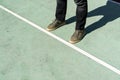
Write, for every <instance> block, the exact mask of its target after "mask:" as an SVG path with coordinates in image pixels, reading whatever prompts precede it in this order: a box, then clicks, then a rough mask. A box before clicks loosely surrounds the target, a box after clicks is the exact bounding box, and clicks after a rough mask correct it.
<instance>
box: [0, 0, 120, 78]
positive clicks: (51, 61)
mask: <svg viewBox="0 0 120 80" xmlns="http://www.w3.org/2000/svg"><path fill="white" fill-rule="evenodd" d="M55 6H56V0H52V1H51V0H44V1H40V0H34V1H31V0H14V1H13V0H0V80H107V79H108V80H120V57H119V56H120V37H119V36H120V31H119V30H120V22H119V21H120V14H119V11H120V5H118V4H115V3H112V2H108V1H107V0H100V1H96V0H91V1H88V7H89V12H88V18H87V23H86V31H87V35H86V36H85V38H84V39H83V40H82V41H81V42H79V43H77V44H75V45H72V44H69V43H67V41H69V39H70V37H71V35H72V34H73V32H74V26H75V8H76V6H75V4H74V2H73V0H69V1H68V11H67V16H66V20H67V22H68V24H67V25H65V26H63V27H61V28H59V29H57V30H56V31H53V32H50V33H49V32H48V33H47V31H44V30H42V29H46V27H47V26H48V24H49V23H51V22H52V20H54V12H55ZM6 8H7V9H8V10H10V11H12V12H13V13H15V14H17V15H18V16H21V17H22V18H24V19H27V20H28V21H24V20H23V19H19V18H18V17H16V16H15V15H13V14H11V13H10V12H7V11H6V10H5V9H6ZM29 21H30V22H31V23H33V24H36V25H37V26H36V25H35V26H34V25H32V24H31V23H30V24H29ZM36 27H40V29H39V28H36ZM41 28H42V29H41ZM51 33H52V34H53V35H55V36H57V37H58V38H59V39H58V40H56V37H53V36H50V35H51ZM60 39H62V41H60ZM64 41H65V42H64ZM82 50H84V51H85V52H84V51H83V52H82ZM87 53H88V54H87ZM89 54H90V56H89ZM91 55H92V57H91ZM101 61H102V62H101ZM107 64H108V65H107Z"/></svg>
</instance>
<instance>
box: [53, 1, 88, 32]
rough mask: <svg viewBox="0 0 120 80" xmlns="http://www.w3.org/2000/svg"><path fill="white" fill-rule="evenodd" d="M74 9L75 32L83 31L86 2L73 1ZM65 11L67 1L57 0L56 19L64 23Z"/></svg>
mask: <svg viewBox="0 0 120 80" xmlns="http://www.w3.org/2000/svg"><path fill="white" fill-rule="evenodd" d="M74 2H75V4H76V5H77V8H76V27H75V30H83V29H84V27H85V23H86V17H87V0H74ZM66 10H67V0H57V7H56V14H55V16H56V19H57V20H60V21H65V16H66Z"/></svg>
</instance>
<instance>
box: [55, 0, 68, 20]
mask: <svg viewBox="0 0 120 80" xmlns="http://www.w3.org/2000/svg"><path fill="white" fill-rule="evenodd" d="M66 9H67V0H57V7H56V13H55V16H56V19H58V20H60V21H65V16H66Z"/></svg>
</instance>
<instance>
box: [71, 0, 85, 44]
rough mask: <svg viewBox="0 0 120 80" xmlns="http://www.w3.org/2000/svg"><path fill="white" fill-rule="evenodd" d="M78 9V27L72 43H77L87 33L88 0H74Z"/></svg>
mask: <svg viewBox="0 0 120 80" xmlns="http://www.w3.org/2000/svg"><path fill="white" fill-rule="evenodd" d="M74 1H75V3H76V5H77V9H76V27H75V32H74V33H73V35H72V37H71V39H70V41H69V42H70V43H77V42H79V41H80V40H82V38H83V37H84V35H85V30H84V28H85V23H86V17H87V0H74Z"/></svg>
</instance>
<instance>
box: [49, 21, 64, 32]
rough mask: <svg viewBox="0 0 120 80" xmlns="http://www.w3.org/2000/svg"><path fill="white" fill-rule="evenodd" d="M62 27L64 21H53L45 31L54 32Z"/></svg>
mask: <svg viewBox="0 0 120 80" xmlns="http://www.w3.org/2000/svg"><path fill="white" fill-rule="evenodd" d="M63 25H65V21H63V22H62V21H59V20H57V19H55V20H54V21H53V22H52V23H51V24H49V26H48V27H47V31H53V30H56V29H57V28H59V27H61V26H63Z"/></svg>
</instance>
